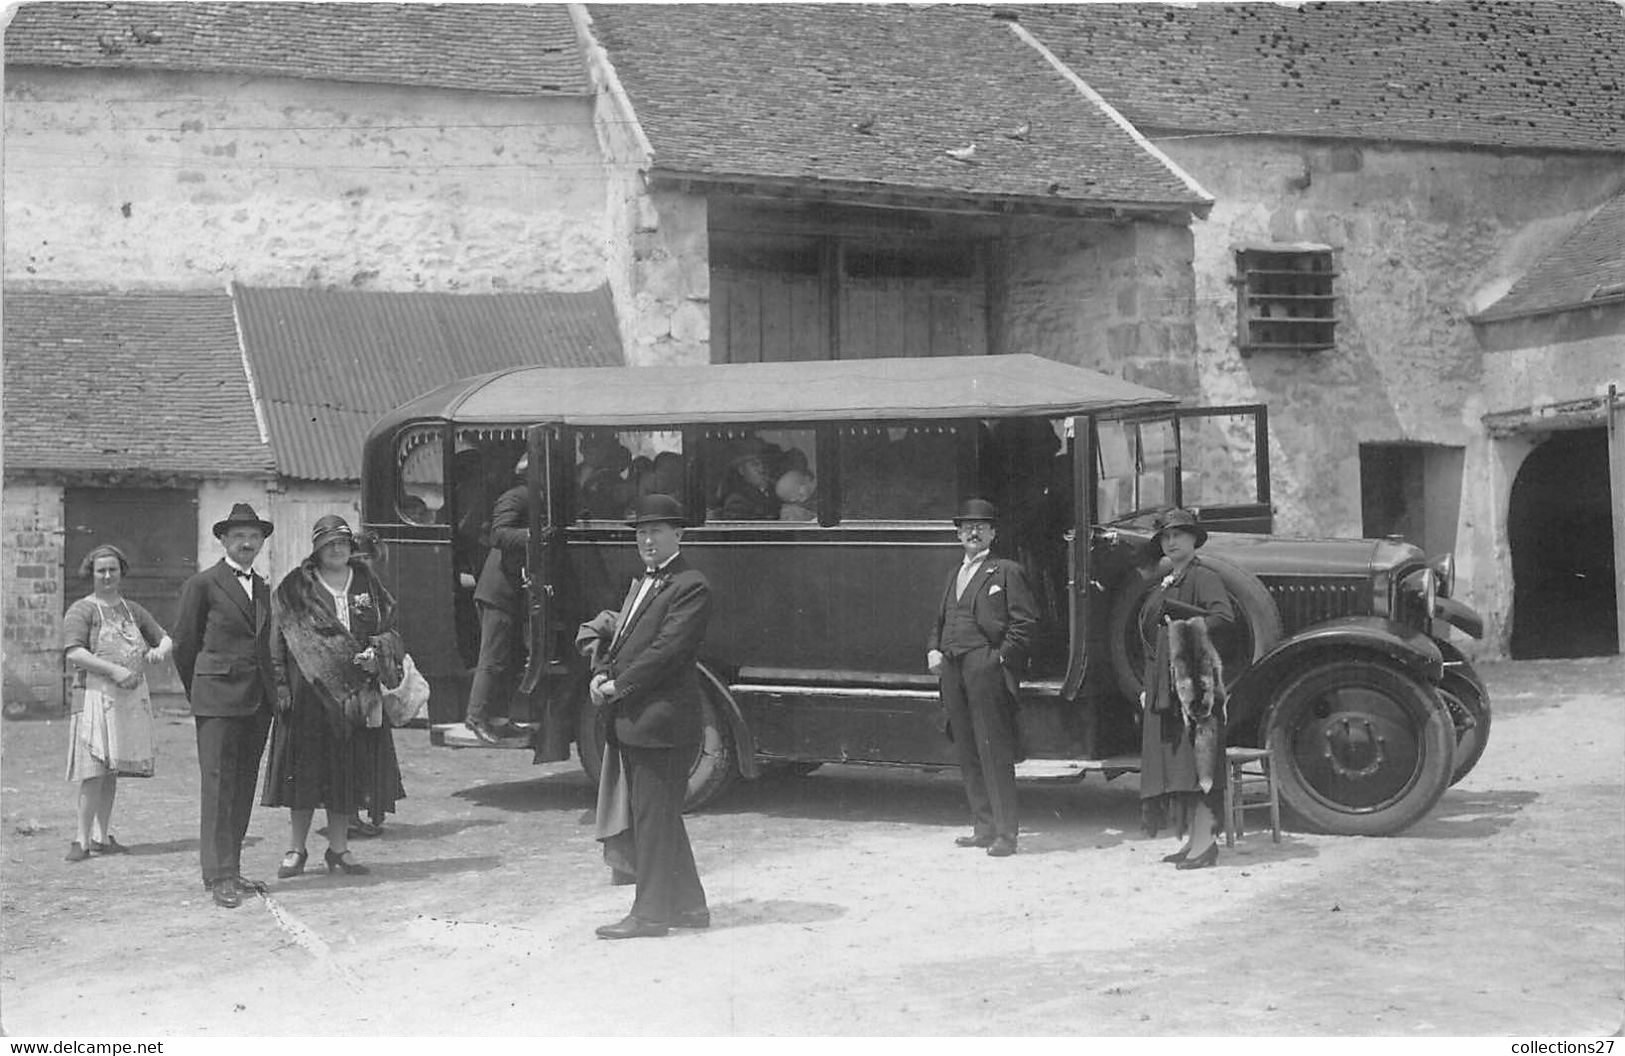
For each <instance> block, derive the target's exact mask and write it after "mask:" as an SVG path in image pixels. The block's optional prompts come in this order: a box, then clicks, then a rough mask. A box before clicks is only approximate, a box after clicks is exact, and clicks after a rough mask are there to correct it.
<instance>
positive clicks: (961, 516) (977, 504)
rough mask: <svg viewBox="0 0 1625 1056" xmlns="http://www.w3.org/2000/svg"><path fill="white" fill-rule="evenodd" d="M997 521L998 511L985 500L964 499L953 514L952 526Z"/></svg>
mask: <svg viewBox="0 0 1625 1056" xmlns="http://www.w3.org/2000/svg"><path fill="white" fill-rule="evenodd" d="M998 519H999V509H998V507H997V506H994V505H993V504H992V503H991V502H988V501H987V500H986V499H966V500H965V501H964V502H962V503H960V504H959V512H958V513H956V514H954V524H956V525H957V524H960V523H962V522H964V521H996V520H998Z"/></svg>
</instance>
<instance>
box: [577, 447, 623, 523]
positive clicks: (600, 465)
mask: <svg viewBox="0 0 1625 1056" xmlns="http://www.w3.org/2000/svg"><path fill="white" fill-rule="evenodd" d="M631 469H632V452H630V451H628V450H627V449H626V448H625V447H623V446H622V445H621V443H620V441H619V440H617V439H616V438H615V437H614V435H613V434H611V435H605V436H588V435H584V436H582V438H581V459H580V462H579V463H578V464H577V467H576V474H577V476H576V479H577V480H578V481H579V482H580V492H579V495H578V509H579V510H580V511H581V516H582V517H585V518H587V519H588V520H604V521H607V520H618V519H620V518H621V517H624V516H626V512H627V510H628V509H630V508H631V506H632V500H633V498H634V497H635V491H636V485H635V484H634V483H633V481H632V480H631V479H629V477H630V471H631Z"/></svg>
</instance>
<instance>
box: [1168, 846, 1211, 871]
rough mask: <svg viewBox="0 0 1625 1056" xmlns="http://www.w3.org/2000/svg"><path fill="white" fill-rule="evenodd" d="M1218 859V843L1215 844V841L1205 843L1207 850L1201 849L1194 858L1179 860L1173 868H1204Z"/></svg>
mask: <svg viewBox="0 0 1625 1056" xmlns="http://www.w3.org/2000/svg"><path fill="white" fill-rule="evenodd" d="M1218 860H1219V845H1218V844H1216V843H1210V844H1208V845H1207V850H1205V851H1203V852H1202V853H1201V854H1199V855H1197V856H1196V857H1195V858H1186V859H1185V860H1184V861H1183V862H1180V863H1179V864H1178V865H1176V866H1174V868H1175V869H1206V868H1208V867H1209V866H1211V865H1213V864H1215V863H1216V862H1218Z"/></svg>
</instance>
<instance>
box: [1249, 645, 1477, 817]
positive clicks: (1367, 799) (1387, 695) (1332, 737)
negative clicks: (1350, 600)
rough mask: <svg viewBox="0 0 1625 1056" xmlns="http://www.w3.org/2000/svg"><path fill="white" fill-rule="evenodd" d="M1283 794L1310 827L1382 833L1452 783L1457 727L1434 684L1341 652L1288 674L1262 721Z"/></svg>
mask: <svg viewBox="0 0 1625 1056" xmlns="http://www.w3.org/2000/svg"><path fill="white" fill-rule="evenodd" d="M1264 729H1265V735H1266V737H1267V742H1266V743H1267V744H1268V746H1269V748H1270V754H1271V756H1272V757H1273V759H1274V761H1275V767H1276V771H1277V773H1276V780H1277V782H1278V783H1279V785H1280V793H1281V800H1282V801H1283V802H1284V803H1285V804H1286V805H1287V806H1288V807H1290V808H1291V810H1292V811H1293V812H1294V813H1295V814H1297V815H1298V816H1299V817H1300V818H1302V819H1303V820H1304V821H1306V822H1308V823H1309V824H1310V825H1312V826H1313V827H1315V828H1317V829H1319V830H1321V831H1324V832H1331V833H1336V834H1339V835H1345V836H1389V835H1392V834H1394V833H1396V832H1399V831H1400V830H1402V829H1404V828H1405V827H1406V826H1408V825H1411V824H1412V823H1414V822H1415V821H1417V820H1418V819H1419V818H1421V817H1422V816H1423V815H1424V814H1426V813H1427V812H1428V811H1429V810H1431V809H1433V805H1434V804H1435V803H1436V802H1438V799H1439V796H1440V795H1442V794H1443V793H1444V790H1445V789H1446V788H1447V787H1449V785H1450V776H1451V774H1452V773H1453V768H1454V762H1455V742H1456V736H1455V727H1454V725H1453V724H1452V723H1451V721H1450V715H1449V712H1448V710H1447V709H1446V708H1445V705H1444V703H1443V702H1442V701H1441V700H1440V699H1439V698H1438V697H1437V696H1436V695H1435V694H1434V692H1433V690H1432V689H1431V688H1430V687H1428V686H1426V685H1424V684H1422V683H1419V682H1417V681H1416V680H1414V679H1412V678H1410V677H1409V676H1407V675H1405V674H1404V673H1402V672H1401V671H1399V670H1397V669H1395V668H1393V667H1390V666H1388V665H1387V664H1383V663H1378V662H1376V661H1372V660H1356V659H1350V660H1339V661H1335V662H1332V663H1327V664H1321V665H1319V666H1316V667H1312V668H1310V669H1309V670H1307V671H1305V672H1304V673H1303V674H1301V675H1299V676H1298V677H1297V678H1296V679H1294V680H1293V681H1292V682H1291V683H1290V684H1289V685H1287V687H1286V688H1285V689H1284V690H1283V691H1282V692H1281V694H1280V696H1279V697H1278V699H1277V700H1276V703H1275V704H1274V705H1273V706H1272V707H1271V708H1270V711H1269V714H1268V715H1267V716H1266V717H1265V723H1264Z"/></svg>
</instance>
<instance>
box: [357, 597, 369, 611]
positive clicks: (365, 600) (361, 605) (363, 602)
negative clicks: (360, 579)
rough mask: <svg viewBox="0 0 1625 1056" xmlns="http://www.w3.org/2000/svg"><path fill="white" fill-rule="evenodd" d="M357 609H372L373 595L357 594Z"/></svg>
mask: <svg viewBox="0 0 1625 1056" xmlns="http://www.w3.org/2000/svg"><path fill="white" fill-rule="evenodd" d="M355 607H356V608H358V609H370V608H372V595H371V594H357V595H356V596H355Z"/></svg>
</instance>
